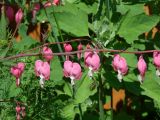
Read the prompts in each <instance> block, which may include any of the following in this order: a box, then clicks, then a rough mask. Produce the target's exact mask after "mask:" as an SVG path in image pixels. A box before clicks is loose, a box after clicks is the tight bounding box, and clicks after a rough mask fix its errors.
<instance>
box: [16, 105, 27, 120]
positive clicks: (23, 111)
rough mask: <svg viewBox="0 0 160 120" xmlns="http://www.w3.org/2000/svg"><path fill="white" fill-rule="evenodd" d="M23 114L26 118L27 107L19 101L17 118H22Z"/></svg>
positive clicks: (18, 119) (17, 119)
mask: <svg viewBox="0 0 160 120" xmlns="http://www.w3.org/2000/svg"><path fill="white" fill-rule="evenodd" d="M21 116H22V117H23V118H24V117H25V116H26V108H25V107H24V106H22V107H21V106H20V104H19V103H17V106H16V120H20V119H21Z"/></svg>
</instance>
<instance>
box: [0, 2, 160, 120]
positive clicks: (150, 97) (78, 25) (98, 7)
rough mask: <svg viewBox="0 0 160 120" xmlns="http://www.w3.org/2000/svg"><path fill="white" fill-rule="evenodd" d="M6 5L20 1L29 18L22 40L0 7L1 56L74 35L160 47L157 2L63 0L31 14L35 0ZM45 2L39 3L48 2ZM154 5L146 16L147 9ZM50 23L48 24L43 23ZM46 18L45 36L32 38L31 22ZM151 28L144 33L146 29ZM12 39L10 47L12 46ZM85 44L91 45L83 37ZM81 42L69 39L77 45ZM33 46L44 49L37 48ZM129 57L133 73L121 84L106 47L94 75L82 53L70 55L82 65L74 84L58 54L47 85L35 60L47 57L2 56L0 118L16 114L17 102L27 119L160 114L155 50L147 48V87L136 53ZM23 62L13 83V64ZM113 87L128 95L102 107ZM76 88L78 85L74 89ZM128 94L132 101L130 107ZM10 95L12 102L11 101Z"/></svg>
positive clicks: (153, 117)
mask: <svg viewBox="0 0 160 120" xmlns="http://www.w3.org/2000/svg"><path fill="white" fill-rule="evenodd" d="M5 2H6V4H7V5H8V4H9V5H17V6H19V7H21V8H22V9H23V11H24V14H25V16H24V19H23V21H22V23H21V24H20V25H19V26H18V34H19V35H20V36H21V38H22V39H21V41H20V42H16V40H15V39H14V38H12V33H13V30H12V29H10V28H9V27H8V25H9V23H8V22H7V18H6V17H5V15H4V13H3V12H2V11H1V20H0V28H1V29H0V30H1V31H0V57H1V58H4V57H6V56H12V55H16V54H18V53H21V52H23V51H25V50H29V49H31V48H33V47H36V46H39V45H42V44H44V43H47V42H63V41H65V40H69V39H72V38H86V39H90V40H92V47H95V46H97V45H96V44H98V46H99V47H100V48H107V49H118V50H129V51H143V50H150V49H159V48H160V44H159V31H158V32H157V33H156V34H155V36H154V37H153V36H152V35H153V34H152V33H153V31H152V28H154V27H156V28H157V29H158V28H159V13H160V11H159V5H160V4H159V0H123V1H122V0H62V1H61V5H59V6H52V7H49V8H46V9H44V8H42V9H41V10H40V11H39V12H38V13H37V15H36V18H35V19H32V18H31V17H30V16H31V11H32V9H33V5H34V3H37V2H39V0H30V2H29V6H30V7H26V0H6V1H5ZM44 2H45V0H43V1H41V3H44ZM145 6H149V10H150V13H149V15H147V14H146V13H145V11H144V7H145ZM44 21H45V22H44ZM36 24H41V26H42V28H46V27H47V28H48V27H49V26H50V30H49V31H45V29H44V31H42V34H43V35H46V37H45V39H43V40H42V41H41V42H40V41H37V40H34V39H33V38H32V37H30V36H28V34H27V31H28V29H29V27H30V25H33V26H34V25H36ZM146 32H148V34H147V36H146V34H144V33H146ZM10 43H11V44H12V46H11V47H9V44H10ZM81 43H82V44H83V45H84V47H85V46H86V45H87V44H88V42H87V41H86V42H85V41H84V42H83V41H82V42H81ZM78 44H79V42H74V43H72V46H73V48H74V50H76V49H77V48H76V47H77V45H78ZM50 48H52V50H53V51H54V52H62V51H63V45H50ZM32 52H39V49H38V50H35V51H32ZM121 55H122V56H124V57H125V58H126V60H127V63H128V66H129V72H128V74H127V75H126V76H125V77H124V79H123V82H122V83H119V82H118V80H117V77H116V73H115V72H114V70H113V68H112V66H111V61H112V57H113V53H101V54H100V56H101V69H100V70H99V71H98V72H97V73H95V74H94V79H93V80H90V78H89V77H88V76H87V72H88V70H87V69H86V67H85V65H84V62H83V59H82V60H80V61H79V60H78V59H77V57H76V56H74V57H73V58H72V60H73V61H77V62H79V63H81V66H82V68H83V76H82V79H81V80H79V81H76V85H75V87H74V89H72V87H71V85H70V82H69V79H66V78H64V77H63V68H62V67H63V63H64V57H63V56H60V57H57V56H55V57H54V59H53V60H52V61H51V77H50V80H49V81H47V82H46V84H45V88H44V89H41V88H40V86H39V82H38V80H39V78H37V77H36V76H35V74H34V62H35V60H37V59H43V58H42V56H32V57H23V58H18V59H13V60H8V61H5V60H2V59H1V60H0V66H1V67H0V81H1V82H0V83H1V84H0V100H2V101H5V102H2V101H0V119H2V120H13V119H15V106H16V103H15V101H20V102H22V103H23V105H24V106H25V107H26V113H27V114H26V117H25V119H26V120H54V119H56V120H58V119H60V120H63V119H64V120H74V119H76V120H78V119H83V120H88V119H92V120H98V119H100V120H159V119H160V117H159V116H160V110H159V108H160V101H159V100H160V91H159V89H160V78H158V77H156V75H155V72H156V69H155V67H154V65H153V64H152V59H153V58H152V54H145V55H144V57H145V60H146V62H147V66H148V69H147V73H146V76H145V81H144V83H143V84H142V85H140V83H139V82H138V80H137V75H138V71H137V68H136V67H137V58H138V57H139V56H138V55H134V54H124V53H122V54H121ZM19 61H22V62H25V63H26V68H25V71H24V73H23V76H22V78H21V86H20V87H19V88H17V87H16V85H15V78H14V77H13V76H12V75H11V74H10V67H11V66H12V65H14V64H16V63H17V62H19ZM112 88H114V89H116V90H119V89H125V94H126V98H125V99H124V101H122V106H121V107H120V109H118V110H116V111H115V110H113V108H112V107H113V106H111V107H110V108H109V109H107V110H104V109H103V105H104V104H105V103H108V102H110V100H112V94H111V92H112ZM73 90H74V91H73ZM128 99H131V101H132V102H131V103H130V104H129V105H128ZM8 100H9V101H8Z"/></svg>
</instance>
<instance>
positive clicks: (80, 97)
mask: <svg viewBox="0 0 160 120" xmlns="http://www.w3.org/2000/svg"><path fill="white" fill-rule="evenodd" d="M93 83H94V81H93V80H92V79H90V78H89V77H88V76H87V75H85V76H84V79H83V80H82V83H81V84H80V86H79V87H78V88H77V90H76V94H75V102H76V103H82V102H84V101H85V100H86V99H87V98H88V97H89V96H91V95H93V94H95V93H96V92H97V89H96V87H95V88H94V89H93V90H91V86H92V84H93Z"/></svg>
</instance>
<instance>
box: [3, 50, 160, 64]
mask: <svg viewBox="0 0 160 120" xmlns="http://www.w3.org/2000/svg"><path fill="white" fill-rule="evenodd" d="M84 52H113V53H128V54H146V53H153V52H160V50H146V51H124V50H111V49H86V50H79V51H73V52H62V53H53V54H45V55H53V56H61V55H74V54H77V53H84ZM39 55H43V53H30V54H18V55H14V56H9V57H5V58H0V61H3V60H11V59H12V60H13V59H15V58H20V57H27V56H39Z"/></svg>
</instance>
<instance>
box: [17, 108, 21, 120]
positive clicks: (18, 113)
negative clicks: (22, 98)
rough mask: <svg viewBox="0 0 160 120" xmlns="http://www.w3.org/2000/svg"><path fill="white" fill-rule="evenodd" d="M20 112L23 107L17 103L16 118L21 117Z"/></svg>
mask: <svg viewBox="0 0 160 120" xmlns="http://www.w3.org/2000/svg"><path fill="white" fill-rule="evenodd" d="M20 112H21V107H20V105H17V106H16V120H20V118H21V116H20Z"/></svg>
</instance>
